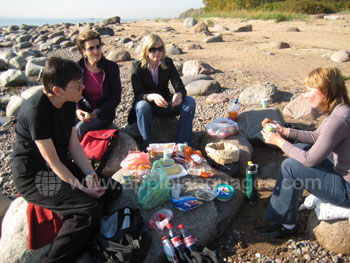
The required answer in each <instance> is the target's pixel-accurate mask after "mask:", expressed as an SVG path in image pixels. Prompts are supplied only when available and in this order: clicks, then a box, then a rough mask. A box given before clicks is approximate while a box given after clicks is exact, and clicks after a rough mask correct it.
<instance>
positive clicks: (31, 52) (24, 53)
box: [18, 49, 41, 58]
mask: <svg viewBox="0 0 350 263" xmlns="http://www.w3.org/2000/svg"><path fill="white" fill-rule="evenodd" d="M18 56H21V57H25V58H28V57H40V56H41V52H40V50H38V49H26V50H19V51H18Z"/></svg>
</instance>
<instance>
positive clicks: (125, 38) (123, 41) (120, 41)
mask: <svg viewBox="0 0 350 263" xmlns="http://www.w3.org/2000/svg"><path fill="white" fill-rule="evenodd" d="M129 42H132V39H131V38H130V37H123V38H122V39H120V40H119V44H126V43H129Z"/></svg>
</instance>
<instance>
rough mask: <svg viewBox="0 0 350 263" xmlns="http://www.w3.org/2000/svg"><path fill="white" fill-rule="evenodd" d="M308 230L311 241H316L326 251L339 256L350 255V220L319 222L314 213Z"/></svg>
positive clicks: (310, 217) (311, 215)
mask: <svg viewBox="0 0 350 263" xmlns="http://www.w3.org/2000/svg"><path fill="white" fill-rule="evenodd" d="M307 230H308V233H309V236H310V239H316V240H317V241H318V243H319V244H320V245H321V246H322V247H323V248H325V249H326V250H328V251H330V252H334V253H337V254H340V253H341V254H350V221H349V220H347V219H345V220H330V221H319V220H318V219H317V216H316V213H315V212H314V211H312V212H311V213H310V215H309V220H308V224H307Z"/></svg>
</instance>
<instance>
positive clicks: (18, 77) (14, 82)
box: [0, 69, 28, 87]
mask: <svg viewBox="0 0 350 263" xmlns="http://www.w3.org/2000/svg"><path fill="white" fill-rule="evenodd" d="M27 82H28V79H27V77H26V75H24V73H23V72H22V71H20V70H18V69H9V70H7V71H5V72H4V73H2V74H1V75H0V86H2V87H16V86H22V85H25V84H27Z"/></svg>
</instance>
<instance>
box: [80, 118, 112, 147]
mask: <svg viewBox="0 0 350 263" xmlns="http://www.w3.org/2000/svg"><path fill="white" fill-rule="evenodd" d="M110 124H111V121H109V120H108V121H107V120H101V119H99V118H95V119H92V120H90V121H88V122H83V121H79V122H78V123H77V124H76V125H75V128H76V129H77V134H78V139H79V141H81V140H82V139H83V137H84V135H85V133H87V132H88V131H97V130H103V129H105V128H106V127H108V126H109V125H110Z"/></svg>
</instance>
